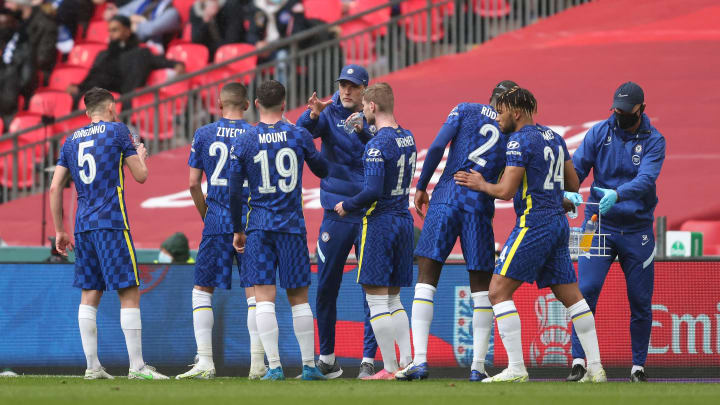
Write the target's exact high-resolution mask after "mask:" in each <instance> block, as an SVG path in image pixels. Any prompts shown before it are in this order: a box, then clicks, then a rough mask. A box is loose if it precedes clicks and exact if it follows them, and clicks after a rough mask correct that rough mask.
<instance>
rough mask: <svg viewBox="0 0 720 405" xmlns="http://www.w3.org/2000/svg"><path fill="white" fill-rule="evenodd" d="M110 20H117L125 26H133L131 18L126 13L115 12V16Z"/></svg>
mask: <svg viewBox="0 0 720 405" xmlns="http://www.w3.org/2000/svg"><path fill="white" fill-rule="evenodd" d="M110 21H117V22H119V23H120V24H122V25H123V26H125V28H130V27H131V26H132V23H131V22H130V19H129V18H128V17H126V16H124V15H120V14H115V16H113V18H111V19H110Z"/></svg>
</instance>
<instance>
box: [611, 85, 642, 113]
mask: <svg viewBox="0 0 720 405" xmlns="http://www.w3.org/2000/svg"><path fill="white" fill-rule="evenodd" d="M644 102H645V93H644V92H643V89H642V88H641V87H640V86H638V84H637V83H634V82H625V83H623V84H621V85H620V87H618V88H617V90H615V95H614V96H613V104H612V109H615V108H617V109H620V110H623V111H624V112H630V111H632V109H633V107H635V106H636V105H638V104H642V103H644Z"/></svg>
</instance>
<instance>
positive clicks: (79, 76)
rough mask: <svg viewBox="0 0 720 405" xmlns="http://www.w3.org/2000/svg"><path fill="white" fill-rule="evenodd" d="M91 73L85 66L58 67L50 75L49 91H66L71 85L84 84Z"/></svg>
mask: <svg viewBox="0 0 720 405" xmlns="http://www.w3.org/2000/svg"><path fill="white" fill-rule="evenodd" d="M89 71H90V69H88V68H86V67H83V66H69V65H67V66H58V67H57V68H56V69H54V70H53V72H52V74H51V75H50V82H49V83H48V89H50V90H60V91H66V90H67V88H68V86H69V85H71V84H78V83H82V81H83V80H84V79H85V76H87V74H88V72H89Z"/></svg>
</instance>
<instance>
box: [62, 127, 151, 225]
mask: <svg viewBox="0 0 720 405" xmlns="http://www.w3.org/2000/svg"><path fill="white" fill-rule="evenodd" d="M133 155H137V151H136V150H135V147H134V146H133V143H132V138H131V135H130V131H129V130H128V127H127V126H125V124H123V123H120V122H104V121H100V122H97V123H94V124H90V125H88V126H86V127H84V128H81V129H78V130H77V131H75V132H73V133H72V134H71V135H69V136H68V137H67V139H66V140H65V143H64V144H63V146H62V149H61V150H60V157H59V158H58V162H57V164H58V165H59V166H63V167H66V168H68V170H69V171H70V175H71V176H72V179H73V182H74V183H75V189H76V190H77V194H78V207H77V215H76V220H75V233H80V232H85V231H90V230H94V229H125V230H129V229H130V225H129V222H128V218H127V211H126V210H125V195H124V182H123V177H124V175H123V162H124V160H125V159H126V158H128V157H129V156H133Z"/></svg>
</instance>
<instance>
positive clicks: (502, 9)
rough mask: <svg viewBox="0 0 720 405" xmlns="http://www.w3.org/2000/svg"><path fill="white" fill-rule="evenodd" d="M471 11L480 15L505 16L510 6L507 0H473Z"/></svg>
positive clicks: (508, 12)
mask: <svg viewBox="0 0 720 405" xmlns="http://www.w3.org/2000/svg"><path fill="white" fill-rule="evenodd" d="M473 3H474V4H473V11H474V12H475V14H477V15H479V16H482V17H505V16H506V15H508V14H510V11H511V9H512V8H511V7H510V4H508V2H507V0H473Z"/></svg>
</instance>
